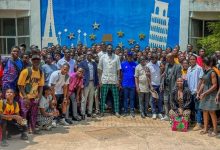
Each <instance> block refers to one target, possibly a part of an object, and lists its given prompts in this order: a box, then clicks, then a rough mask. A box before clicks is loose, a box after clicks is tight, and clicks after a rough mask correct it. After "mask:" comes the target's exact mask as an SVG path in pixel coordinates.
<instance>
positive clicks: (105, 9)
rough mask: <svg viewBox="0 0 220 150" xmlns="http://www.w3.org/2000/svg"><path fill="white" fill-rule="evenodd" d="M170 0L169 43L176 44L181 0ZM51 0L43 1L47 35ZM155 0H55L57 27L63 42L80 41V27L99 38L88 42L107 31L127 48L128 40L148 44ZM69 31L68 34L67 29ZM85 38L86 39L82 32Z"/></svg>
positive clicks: (42, 6)
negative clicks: (143, 36) (71, 35)
mask: <svg viewBox="0 0 220 150" xmlns="http://www.w3.org/2000/svg"><path fill="white" fill-rule="evenodd" d="M161 1H163V2H167V3H169V10H168V17H169V31H168V41H167V46H171V47H173V46H175V44H178V43H179V30H180V29H179V27H180V0H161ZM47 3H48V2H47V0H41V29H42V31H41V35H42V36H43V34H44V28H45V21H46V13H47ZM154 3H155V0H54V1H53V7H54V21H55V29H56V34H57V37H58V32H59V31H61V32H62V35H61V36H62V45H64V44H65V45H70V44H71V43H73V44H74V45H76V43H77V35H78V34H77V30H78V29H81V30H82V33H84V32H86V33H87V34H88V35H90V34H92V33H94V34H95V35H96V37H97V38H96V40H95V41H91V40H90V39H89V37H87V45H88V46H90V45H91V44H92V43H94V42H100V41H101V40H102V36H103V34H112V35H113V44H114V45H117V44H118V43H119V42H123V44H124V45H125V47H131V46H132V45H129V43H128V39H131V38H132V39H134V40H135V41H136V43H138V44H140V45H141V48H144V47H145V46H147V45H148V44H149V43H148V40H149V29H150V19H151V13H152V12H153V11H154ZM95 21H96V22H97V23H98V24H100V28H99V30H93V27H92V24H93V23H94V22H95ZM65 28H66V29H68V32H67V33H66V34H64V29H65ZM120 30H122V31H123V32H124V37H122V38H119V37H118V36H117V32H118V31H120ZM70 32H73V33H74V34H75V39H73V40H69V39H68V38H67V35H68V34H69V33H70ZM140 33H144V34H145V35H146V38H145V39H144V40H143V41H141V40H140V39H139V36H138V35H139V34H140ZM81 41H82V43H83V42H84V39H83V36H82V35H81Z"/></svg>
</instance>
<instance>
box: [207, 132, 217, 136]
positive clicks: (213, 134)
mask: <svg viewBox="0 0 220 150" xmlns="http://www.w3.org/2000/svg"><path fill="white" fill-rule="evenodd" d="M217 135H218V133H217V132H210V133H209V134H208V136H209V137H216V136H217Z"/></svg>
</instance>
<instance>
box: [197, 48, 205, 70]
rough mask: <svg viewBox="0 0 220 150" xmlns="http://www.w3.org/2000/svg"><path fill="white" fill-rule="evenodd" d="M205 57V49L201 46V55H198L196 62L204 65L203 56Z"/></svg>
mask: <svg viewBox="0 0 220 150" xmlns="http://www.w3.org/2000/svg"><path fill="white" fill-rule="evenodd" d="M204 57H205V49H203V48H201V49H200V50H199V56H198V57H197V60H196V63H197V64H198V65H199V66H200V67H202V66H203V58H204Z"/></svg>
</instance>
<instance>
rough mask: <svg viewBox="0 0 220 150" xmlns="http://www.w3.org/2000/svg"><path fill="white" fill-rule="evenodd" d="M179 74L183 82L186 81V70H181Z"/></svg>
mask: <svg viewBox="0 0 220 150" xmlns="http://www.w3.org/2000/svg"><path fill="white" fill-rule="evenodd" d="M181 74H182V78H183V79H184V80H186V79H187V70H184V69H182V70H181Z"/></svg>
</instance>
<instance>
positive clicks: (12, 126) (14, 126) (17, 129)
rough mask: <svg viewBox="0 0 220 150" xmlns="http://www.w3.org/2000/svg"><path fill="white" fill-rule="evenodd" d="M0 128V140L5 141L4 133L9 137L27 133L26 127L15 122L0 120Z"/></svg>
mask: <svg viewBox="0 0 220 150" xmlns="http://www.w3.org/2000/svg"><path fill="white" fill-rule="evenodd" d="M1 126H2V140H6V139H7V134H6V132H7V131H8V134H10V135H17V134H21V133H24V132H26V131H27V126H22V125H20V124H18V123H17V122H16V121H15V120H4V119H2V120H1Z"/></svg>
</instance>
